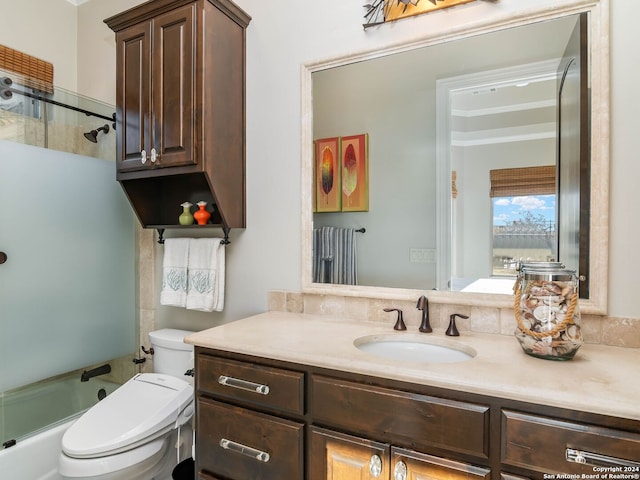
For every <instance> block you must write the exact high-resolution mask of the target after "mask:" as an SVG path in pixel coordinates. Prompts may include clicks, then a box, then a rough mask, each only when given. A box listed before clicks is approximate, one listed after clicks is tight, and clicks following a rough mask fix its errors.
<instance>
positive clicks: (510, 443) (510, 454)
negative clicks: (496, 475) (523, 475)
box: [501, 410, 640, 474]
mask: <svg viewBox="0 0 640 480" xmlns="http://www.w3.org/2000/svg"><path fill="white" fill-rule="evenodd" d="M567 450H570V452H569V456H571V451H573V452H574V455H575V454H578V452H584V455H583V457H584V458H585V460H586V461H587V462H588V463H587V464H584V465H583V464H581V463H576V462H572V461H568V460H567ZM589 454H595V457H594V456H593V455H589ZM501 461H502V463H504V464H507V465H512V466H516V467H522V468H526V469H528V470H534V471H537V472H541V473H554V472H555V473H575V474H583V473H585V474H593V473H594V467H596V466H605V467H606V466H611V467H619V468H621V470H619V471H621V472H624V471H627V472H629V473H635V474H637V473H640V470H639V468H640V463H637V464H636V466H635V467H634V466H633V465H631V466H630V467H627V468H629V470H625V467H624V463H625V462H626V463H631V464H632V463H633V462H640V434H637V433H630V432H625V431H622V430H615V429H612V428H604V427H596V426H591V425H586V424H580V423H574V422H568V421H564V420H556V419H553V418H548V417H542V416H538V415H530V414H525V413H519V412H514V411H510V410H503V412H502V448H501ZM620 461H622V463H620Z"/></svg>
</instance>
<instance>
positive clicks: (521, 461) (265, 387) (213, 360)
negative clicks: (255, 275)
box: [195, 347, 640, 480]
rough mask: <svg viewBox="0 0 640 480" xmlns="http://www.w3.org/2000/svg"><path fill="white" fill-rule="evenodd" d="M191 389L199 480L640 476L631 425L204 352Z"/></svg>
mask: <svg viewBox="0 0 640 480" xmlns="http://www.w3.org/2000/svg"><path fill="white" fill-rule="evenodd" d="M195 388H196V399H197V401H196V470H197V475H198V478H200V479H221V480H247V479H261V480H270V479H272V480H284V479H286V480H298V479H300V480H301V479H307V480H352V479H354V480H355V479H357V480H362V479H381V480H405V479H413V480H417V479H428V480H443V479H447V480H472V479H476V480H490V479H493V480H523V479H552V478H554V479H558V478H600V479H602V478H613V477H608V476H606V475H607V474H608V473H616V472H618V473H625V472H626V473H627V474H629V475H631V476H633V475H636V477H634V478H638V475H640V421H636V420H629V419H622V418H617V417H610V416H603V415H596V414H590V413H584V412H579V411H575V410H571V409H564V408H556V407H549V406H545V405H539V404H533V403H526V402H520V401H513V400H507V399H500V398H495V397H489V396H484V395H479V394H470V393H465V392H459V391H450V390H445V389H441V388H435V387H430V386H427V385H417V384H410V383H406V382H399V381H395V380H389V379H385V378H377V377H370V376H363V375H356V374H354V373H349V372H343V371H336V370H327V369H323V368H318V367H312V366H308V365H301V364H296V363H290V362H282V361H276V360H272V359H267V358H259V357H253V356H247V355H240V354H235V353H230V352H226V351H221V350H212V349H207V348H203V347H196V387H195ZM612 401H613V399H612ZM583 475H584V476H583ZM589 475H594V476H589ZM598 475H599V476H598ZM620 478H622V477H620ZM628 478H631V477H628Z"/></svg>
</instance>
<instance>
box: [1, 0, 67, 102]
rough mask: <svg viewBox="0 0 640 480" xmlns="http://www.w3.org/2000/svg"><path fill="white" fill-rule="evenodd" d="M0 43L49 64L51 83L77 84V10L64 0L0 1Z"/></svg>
mask: <svg viewBox="0 0 640 480" xmlns="http://www.w3.org/2000/svg"><path fill="white" fill-rule="evenodd" d="M0 8H1V10H2V20H1V23H0V44H2V45H5V46H7V47H11V48H13V49H16V50H19V51H21V52H23V53H27V54H29V55H32V56H34V57H37V58H40V59H42V60H45V61H47V62H50V63H52V64H53V75H54V79H53V83H54V85H56V86H58V87H61V88H64V89H67V90H71V91H75V90H76V87H77V65H78V61H77V55H76V54H77V37H76V30H77V19H78V16H77V10H76V7H74V6H73V5H71V4H70V3H69V2H67V1H66V0H20V1H13V0H2V1H0Z"/></svg>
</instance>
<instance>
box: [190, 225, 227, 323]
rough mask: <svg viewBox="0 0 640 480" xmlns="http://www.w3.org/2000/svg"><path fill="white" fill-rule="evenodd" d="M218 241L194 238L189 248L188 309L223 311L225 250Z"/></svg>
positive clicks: (215, 239) (219, 240)
mask: <svg viewBox="0 0 640 480" xmlns="http://www.w3.org/2000/svg"><path fill="white" fill-rule="evenodd" d="M221 240H222V239H221V238H193V239H191V242H190V244H189V264H188V268H187V271H188V281H187V309H189V310H201V311H203V312H213V311H216V312H221V311H222V309H223V308H224V276H225V259H224V254H225V246H224V245H223V244H221Z"/></svg>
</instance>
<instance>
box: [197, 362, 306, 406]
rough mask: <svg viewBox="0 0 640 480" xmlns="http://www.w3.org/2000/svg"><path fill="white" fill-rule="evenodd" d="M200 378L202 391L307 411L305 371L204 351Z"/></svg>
mask: <svg viewBox="0 0 640 480" xmlns="http://www.w3.org/2000/svg"><path fill="white" fill-rule="evenodd" d="M196 378H197V389H198V391H199V392H202V393H206V394H210V395H214V396H216V397H219V398H224V399H228V400H233V401H236V402H240V403H244V404H249V405H251V406H262V407H266V408H267V409H269V410H275V411H281V412H289V413H292V414H295V415H303V414H304V373H301V372H294V371H291V370H284V369H280V368H273V367H267V366H264V365H258V364H255V363H248V362H238V361H235V360H229V359H226V358H219V357H214V356H209V355H202V354H200V355H199V356H198V375H197V376H196Z"/></svg>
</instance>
